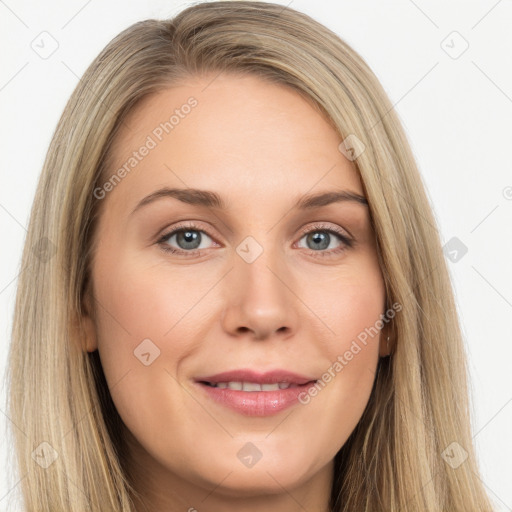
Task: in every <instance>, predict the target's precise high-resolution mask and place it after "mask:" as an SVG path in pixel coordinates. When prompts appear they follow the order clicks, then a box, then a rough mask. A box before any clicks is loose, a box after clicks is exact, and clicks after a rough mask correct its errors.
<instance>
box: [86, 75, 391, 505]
mask: <svg viewBox="0 0 512 512" xmlns="http://www.w3.org/2000/svg"><path fill="white" fill-rule="evenodd" d="M213 77H214V75H212V76H207V77H202V78H196V79H191V80H190V81H189V82H187V83H186V84H183V85H180V86H178V87H175V88H172V89H168V90H165V91H162V92H160V93H158V94H156V95H153V96H151V97H149V98H147V99H145V100H144V102H142V103H141V104H139V105H138V106H137V108H136V109H135V110H134V111H132V112H131V113H130V115H129V117H128V119H127V120H126V123H125V125H124V126H123V128H122V130H121V132H120V133H119V134H118V136H117V139H116V142H115V146H114V148H113V153H112V157H113V160H112V161H113V165H112V167H111V171H112V172H111V174H110V175H109V182H108V183H103V184H102V187H101V190H100V189H96V191H95V194H96V196H97V197H101V216H100V221H99V224H98V227H97V231H96V233H95V236H96V241H97V250H96V252H95V254H94V259H93V265H92V283H93V286H92V295H93V297H94V300H92V301H91V303H90V304H91V305H92V307H91V308H90V311H91V313H90V316H89V317H88V318H87V319H86V321H87V322H88V324H87V325H88V326H89V327H88V329H89V334H88V346H87V350H89V351H93V350H96V349H98V350H99V354H100V358H101V363H102V366H103V370H104V373H105V376H106V380H107V382H108V385H109V388H110V392H111V395H112V398H113V401H114V403H115V406H116V408H117V410H118V412H119V414H120V416H121V418H122V420H123V423H124V425H125V426H126V428H127V432H128V435H129V439H130V440H131V444H130V450H131V455H132V459H133V464H134V467H135V466H138V467H139V469H140V471H139V478H140V480H141V481H142V480H143V479H144V475H151V480H152V482H153V485H156V484H155V482H164V481H165V482H166V484H165V486H167V487H168V486H169V482H172V485H174V486H181V487H182V489H183V492H182V493H181V496H182V497H183V496H187V497H188V495H189V494H190V495H191V496H192V497H193V496H194V494H193V489H197V488H201V489H203V490H204V489H213V488H215V489H216V492H215V495H216V496H219V497H220V496H232V497H235V496H246V497H248V496H250V495H252V494H259V495H261V493H266V492H268V493H269V494H274V495H277V494H279V493H281V492H283V488H285V489H288V490H291V489H306V488H308V486H310V487H311V486H313V485H314V486H316V487H315V488H316V489H319V488H322V489H323V490H324V491H325V492H327V489H329V488H330V487H329V486H330V484H331V481H330V478H331V475H332V469H333V466H332V460H333V457H334V456H335V454H336V452H337V451H338V450H339V449H340V448H341V447H342V445H343V444H344V443H345V441H346V439H347V438H348V436H349V435H350V433H351V432H352V431H353V429H354V427H355V426H356V424H357V422H358V421H359V419H360V417H361V415H362V413H363V410H364V408H365V406H366V404H367V401H368V399H369V396H370V392H371V388H372V384H373V381H374V373H375V370H376V366H377V362H378V358H379V345H380V347H381V348H380V350H381V354H382V352H383V348H382V346H383V343H382V341H381V340H382V339H383V338H384V335H383V333H382V332H381V333H380V335H375V336H374V337H373V338H372V337H368V339H367V341H366V343H362V342H361V341H358V339H359V340H360V339H361V333H363V332H364V331H365V329H369V328H370V327H372V326H375V324H376V323H377V322H378V320H379V318H381V314H382V313H384V308H385V290H384V283H383V278H382V274H381V271H380V267H379V263H378V258H377V252H376V245H375V236H374V232H373V230H372V226H371V222H370V215H369V210H368V206H367V205H366V204H364V203H363V202H361V201H359V200H356V199H354V198H357V195H359V196H362V197H364V195H363V188H362V184H361V181H360V178H359V176H358V173H357V171H356V169H355V166H354V163H353V162H351V161H350V160H348V159H347V158H346V157H345V156H344V155H343V154H342V153H341V152H340V151H339V149H338V146H339V144H340V142H341V141H342V139H341V138H340V137H339V135H338V134H337V133H336V132H335V131H334V130H333V128H332V127H331V126H330V125H329V124H328V122H327V121H326V119H325V118H324V117H322V115H321V114H320V113H319V111H318V110H317V109H315V108H314V106H313V105H312V104H311V103H310V102H309V101H307V100H305V99H304V98H302V97H301V96H300V95H299V94H298V93H296V92H294V91H293V90H291V89H289V88H287V87H285V86H281V85H276V84H270V83H268V82H265V81H262V80H261V79H260V78H258V77H255V76H245V77H239V76H234V75H231V76H218V77H217V78H216V79H215V80H213V81H212V79H213ZM208 84H210V85H208ZM191 97H193V99H191ZM172 116H174V117H172ZM166 122H167V125H165V123H166ZM163 127H164V128H163ZM144 147H145V148H146V150H144V149H143V148H144ZM123 166H124V169H125V172H122V171H119V169H121V168H123ZM116 173H117V174H116ZM113 175H116V178H111V176H113ZM109 183H110V184H109ZM171 189H177V190H175V191H174V192H172V191H171ZM192 189H198V190H201V191H210V192H214V193H215V194H217V195H218V196H219V197H220V201H219V202H215V201H213V200H212V198H211V197H210V196H209V195H207V194H206V193H200V192H195V193H193V191H192ZM180 191H181V192H180ZM342 192H343V193H345V195H342V196H341V199H339V200H338V201H336V202H329V201H327V200H325V198H324V201H317V202H316V203H315V204H310V205H309V207H301V206H300V205H298V203H299V201H300V200H301V199H303V200H304V197H305V196H308V197H310V196H314V195H319V194H325V193H342ZM333 197H334V196H331V199H332V198H333ZM303 202H304V201H303ZM303 206H304V205H303ZM358 336H359V338H358ZM356 347H358V348H356ZM384 347H385V342H384ZM225 372H228V374H227V375H220V374H223V373H225ZM236 372H238V373H236ZM244 372H245V373H244ZM251 372H252V373H251ZM207 382H208V383H209V384H207ZM219 382H220V383H221V384H217V387H214V386H213V385H212V384H214V383H219ZM226 382H228V383H229V384H225V383H226ZM240 382H241V383H242V384H240ZM262 383H263V387H261V386H262ZM279 383H281V384H279ZM240 388H241V389H240ZM315 390H316V391H315ZM221 481H222V484H221V485H219V482H221ZM165 486H164V489H161V490H160V492H164V490H165ZM219 499H220V498H219ZM212 500H213V498H212ZM187 503H188V501H187ZM205 503H208V502H205ZM203 509H204V508H203Z"/></svg>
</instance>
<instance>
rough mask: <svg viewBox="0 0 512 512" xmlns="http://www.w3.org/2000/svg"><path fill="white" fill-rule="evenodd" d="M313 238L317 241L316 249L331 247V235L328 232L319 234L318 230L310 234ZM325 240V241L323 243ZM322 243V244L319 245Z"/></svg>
mask: <svg viewBox="0 0 512 512" xmlns="http://www.w3.org/2000/svg"><path fill="white" fill-rule="evenodd" d="M310 236H311V238H312V239H313V241H314V242H315V244H317V245H316V247H315V249H319V248H320V249H326V248H327V247H329V235H327V234H325V233H324V234H319V233H318V232H317V233H315V234H313V235H310ZM322 242H323V243H322ZM318 244H320V245H318Z"/></svg>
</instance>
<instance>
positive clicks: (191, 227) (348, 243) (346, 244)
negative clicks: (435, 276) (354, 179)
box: [157, 222, 354, 258]
mask: <svg viewBox="0 0 512 512" xmlns="http://www.w3.org/2000/svg"><path fill="white" fill-rule="evenodd" d="M187 230H188V231H199V232H201V233H205V234H206V235H208V236H209V237H210V238H211V239H213V238H214V237H213V236H211V235H210V234H209V233H208V231H206V230H204V229H203V228H202V227H200V226H198V225H196V224H194V223H193V222H191V223H188V224H183V225H178V226H176V227H174V228H173V229H172V231H169V232H167V233H165V234H164V235H163V236H162V237H161V238H159V239H158V241H157V244H158V245H160V247H161V249H162V250H163V251H165V252H167V253H172V254H181V255H187V256H190V255H192V256H196V255H197V256H200V255H201V251H203V250H204V249H194V250H191V251H185V250H183V249H175V248H173V247H170V246H169V244H168V243H166V242H167V240H168V239H169V238H170V237H171V236H173V235H175V234H177V233H180V232H183V231H187ZM316 231H323V232H326V233H330V234H334V235H336V236H338V238H339V239H340V240H341V242H342V244H343V245H342V246H340V247H338V248H337V249H331V250H330V251H325V250H322V251H313V250H312V249H306V251H307V253H308V254H309V255H311V256H315V257H321V258H325V257H332V256H337V255H338V254H340V253H342V252H343V251H345V250H347V249H350V248H352V247H353V246H354V240H352V239H350V238H348V237H347V236H346V235H345V234H344V232H343V231H341V230H338V229H336V228H333V227H328V228H327V227H325V226H324V225H322V224H315V225H314V226H313V227H311V228H310V229H308V230H306V231H303V232H301V235H300V238H299V240H301V239H302V238H303V237H304V236H305V235H309V234H310V233H314V232H316Z"/></svg>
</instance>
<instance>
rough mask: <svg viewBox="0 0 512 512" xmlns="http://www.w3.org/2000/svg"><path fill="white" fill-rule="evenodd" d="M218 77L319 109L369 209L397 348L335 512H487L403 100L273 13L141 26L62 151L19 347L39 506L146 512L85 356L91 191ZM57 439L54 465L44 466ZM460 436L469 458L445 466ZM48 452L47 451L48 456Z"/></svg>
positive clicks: (44, 208) (21, 317)
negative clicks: (145, 108) (124, 142)
mask: <svg viewBox="0 0 512 512" xmlns="http://www.w3.org/2000/svg"><path fill="white" fill-rule="evenodd" d="M209 73H215V74H216V75H217V74H220V73H227V74H229V73H231V74H238V75H240V74H250V75H255V76H258V77H261V78H262V79H264V80H269V81H271V82H272V83H276V84H283V85H286V86H288V87H290V88H292V89H293V90H294V91H296V92H298V93H300V94H301V95H303V97H304V98H306V99H309V100H311V101H312V104H314V105H315V107H316V108H318V110H319V111H320V112H321V113H322V114H323V115H324V116H325V119H326V120H327V121H328V122H329V123H330V124H331V125H332V127H333V128H334V129H335V130H336V131H337V132H338V133H339V135H340V137H342V138H343V139H344V138H346V137H347V136H348V135H350V134H354V135H355V136H356V137H357V139H358V140H359V141H361V142H362V143H363V144H364V151H363V152H362V153H361V154H360V155H359V156H358V157H357V158H356V159H355V160H354V164H355V165H356V168H357V171H358V173H359V174H360V177H361V181H362V184H363V188H364V192H365V195H366V197H367V199H368V202H369V208H370V218H371V223H372V226H373V229H374V231H375V237H376V243H377V252H378V257H379V263H380V266H381V270H382V275H383V279H384V283H385V289H386V296H387V303H388V304H392V303H398V304H400V305H401V308H402V309H401V311H400V313H399V314H397V315H396V316H395V317H394V318H393V321H392V327H393V330H392V354H391V356H390V357H385V358H380V359H379V363H378V367H377V374H376V378H375V382H374V386H373V389H372V393H371V396H370V398H369V401H368V404H367V406H366V409H365V411H364V413H363V415H362V417H361V419H360V421H359V422H358V424H357V426H356V428H355V430H354V431H353V432H352V434H351V435H350V437H349V438H348V440H347V442H346V443H345V444H344V445H343V447H342V448H341V449H340V451H339V452H338V453H337V454H336V456H335V460H334V463H335V464H334V465H335V470H334V471H335V472H334V481H333V486H332V492H331V496H330V508H331V510H332V511H333V512H334V511H336V512H342V511H344V512H348V511H354V510H358V511H366V512H370V511H377V510H386V511H392V512H398V511H403V510H412V509H414V510H422V511H425V512H433V511H441V510H451V511H467V510H479V511H485V510H491V506H490V503H489V501H488V497H487V496H486V494H485V492H484V488H483V485H482V482H481V481H480V479H479V476H478V469H477V468H478V464H477V461H476V460H475V453H474V448H473V446H472V438H471V431H470V412H471V411H470V407H469V398H468V381H467V368H466V364H467V363H466V355H465V350H464V344H463V339H462V334H461V330H460V326H459V320H458V315H457V310H456V306H455V303H454V297H453V291H452V286H451V281H450V276H449V273H448V270H447V266H446V262H445V258H444V256H443V251H442V246H441V243H440V238H439V233H438V229H437V227H436V221H435V219H434V215H433V212H432V209H431V207H430V203H429V200H428V197H427V193H426V191H425V187H424V185H423V182H422V179H421V176H420V174H419V171H418V168H417V165H416V163H415V159H414V157H413V154H412V151H411V149H410V147H409V144H408V141H407V138H406V135H405V133H404V130H403V128H402V126H401V124H400V121H399V118H398V116H397V114H396V113H395V110H394V109H393V105H392V104H391V102H390V100H389V99H388V97H387V96H386V94H385V92H384V90H383V88H382V86H381V85H380V83H379V81H378V79H377V78H376V76H375V75H374V73H373V72H372V71H371V70H370V68H369V66H368V65H367V64H366V63H365V61H364V60H363V58H362V57H361V56H360V55H359V54H358V53H356V52H355V51H354V50H353V49H352V48H351V47H350V46H349V45H348V44H347V43H346V42H345V41H343V40H342V39H341V38H340V37H339V36H338V35H336V34H335V33H334V32H332V31H330V30H329V29H328V28H326V27H325V26H323V25H322V24H320V23H319V22H317V21H315V20H314V19H312V18H311V17H309V16H307V15H305V14H303V13H301V12H298V11H295V10H293V9H290V8H287V7H283V6H282V5H277V4H273V3H265V2H253V1H220V2H208V3H199V4H195V5H193V6H191V7H188V8H186V9H185V10H183V11H181V12H180V13H178V15H176V16H175V17H174V18H172V19H166V20H155V19H148V20H145V21H140V22H137V23H135V24H133V25H131V26H130V27H128V28H127V29H125V30H124V31H122V32H121V33H120V34H119V35H117V36H116V37H115V38H114V39H113V40H112V41H110V42H109V43H108V44H107V46H106V47H105V48H104V49H103V50H102V51H101V53H100V54H99V55H98V56H97V57H96V58H95V59H94V61H93V62H92V63H91V65H90V66H89V67H88V69H87V70H86V72H85V74H84V75H83V77H82V79H81V80H80V82H79V83H78V85H77V87H76V89H75V90H74V92H73V94H72V95H71V97H70V99H69V101H68V103H67V105H66V107H65V109H64V112H63V114H62V116H61V118H60V120H59V122H58V125H57V127H56V130H55V133H54V134H53V138H52V140H51V143H50V146H49V150H48V153H47V156H46V160H45V163H44V166H43V169H42V173H41V176H40V179H39V182H38V186H37V191H36V194H35V199H34V203H33V207H32V210H31V215H30V222H29V227H28V233H27V236H26V240H25V246H24V250H23V256H22V261H21V269H22V272H21V274H20V276H19V281H18V287H17V295H16V303H15V311H14V320H13V329H12V340H11V345H10V353H9V366H8V371H7V375H8V379H9V395H8V412H9V416H10V418H11V420H12V422H13V423H14V424H15V425H16V427H15V428H13V429H12V430H13V433H14V438H13V439H14V443H15V456H16V465H17V466H18V467H17V470H18V471H19V474H20V475H21V476H23V478H22V480H21V482H20V485H21V490H22V495H23V500H24V504H25V506H26V509H27V510H31V511H32V510H40V511H46V512H49V511H55V510H67V511H69V512H84V511H85V510H88V511H98V512H99V511H100V510H101V511H103V510H112V511H133V510H135V508H134V502H133V499H132V493H134V492H135V490H134V489H133V488H132V484H131V481H130V478H129V475H128V474H127V469H126V467H125V464H124V462H125V461H124V455H123V454H124V450H123V446H124V445H123V443H124V441H123V436H122V429H121V426H122V425H121V419H120V417H119V415H118V413H117V411H116V409H115V407H114V404H113V402H112V399H111V396H110V393H109V389H108V386H107V383H106V380H105V377H104V374H103V370H102V367H101V362H100V360H99V356H98V351H95V352H92V353H90V352H87V351H86V350H85V349H84V334H83V330H82V327H81V318H82V317H83V314H84V311H85V309H84V303H85V302H84V299H85V297H86V295H87V293H89V290H90V284H91V283H90V269H91V261H92V259H93V256H94V248H95V240H96V239H95V236H94V235H95V227H96V225H97V219H98V216H99V215H100V212H101V210H100V203H101V201H100V200H98V198H96V197H95V195H94V193H93V191H94V190H95V188H96V187H97V186H98V185H100V184H102V183H104V182H105V180H106V179H108V176H109V172H110V174H111V170H112V169H111V162H110V159H111V153H112V151H111V150H112V147H113V142H114V140H115V137H116V134H117V133H118V131H119V128H120V127H121V125H122V124H123V123H124V120H125V118H126V116H127V115H128V113H129V112H131V111H132V109H133V108H134V106H135V105H136V104H137V103H139V102H140V101H141V100H142V99H143V98H145V97H148V96H149V95H151V94H154V93H156V92H159V91H161V90H164V89H166V88H171V87H173V86H175V85H176V84H177V83H178V82H186V80H187V79H190V78H194V77H198V76H203V75H205V74H209ZM43 441H45V442H47V443H49V445H51V447H53V449H54V450H55V452H56V453H57V454H58V458H57V459H56V460H55V462H54V463H53V464H51V465H50V466H49V467H47V468H46V469H45V468H43V467H41V466H40V465H39V464H36V463H35V462H34V458H33V455H32V452H33V451H34V449H35V448H36V447H37V446H39V445H40V443H42V442H43ZM453 442H456V443H458V445H460V447H459V448H458V449H459V450H465V452H467V454H468V457H467V459H466V460H465V461H464V462H463V463H462V464H460V465H459V466H458V467H456V468H455V467H451V466H450V464H447V462H445V460H443V456H442V454H443V451H444V450H445V449H446V448H447V447H449V446H450V445H451V443H453ZM47 448H48V447H47Z"/></svg>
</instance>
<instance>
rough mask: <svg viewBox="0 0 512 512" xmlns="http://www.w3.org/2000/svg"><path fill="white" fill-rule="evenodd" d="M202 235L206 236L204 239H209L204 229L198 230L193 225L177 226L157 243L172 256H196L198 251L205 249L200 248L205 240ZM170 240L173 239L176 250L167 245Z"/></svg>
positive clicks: (197, 227)
mask: <svg viewBox="0 0 512 512" xmlns="http://www.w3.org/2000/svg"><path fill="white" fill-rule="evenodd" d="M204 235H206V238H210V239H211V237H210V236H209V235H208V233H206V231H204V229H200V228H199V226H196V225H195V224H187V225H186V226H178V227H176V228H174V229H173V230H172V231H170V232H169V233H166V234H165V235H163V236H162V238H160V240H159V241H158V243H159V244H160V245H161V247H162V249H163V250H164V251H167V252H170V253H173V254H189V255H190V254H196V253H199V252H200V249H206V248H207V247H201V245H202V242H203V241H204V238H205V236H204ZM172 239H175V243H176V244H177V245H178V247H177V248H174V247H172V246H171V245H169V243H170V242H171V240H172Z"/></svg>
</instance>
